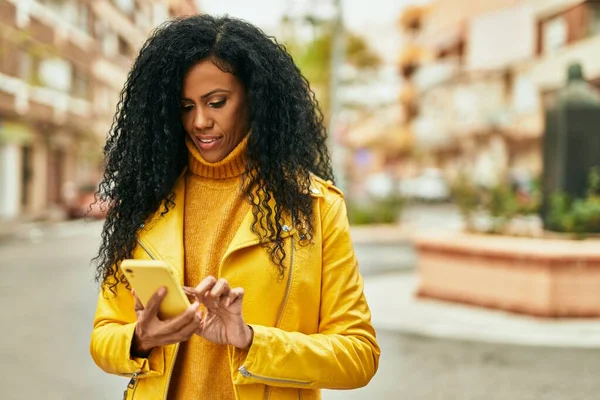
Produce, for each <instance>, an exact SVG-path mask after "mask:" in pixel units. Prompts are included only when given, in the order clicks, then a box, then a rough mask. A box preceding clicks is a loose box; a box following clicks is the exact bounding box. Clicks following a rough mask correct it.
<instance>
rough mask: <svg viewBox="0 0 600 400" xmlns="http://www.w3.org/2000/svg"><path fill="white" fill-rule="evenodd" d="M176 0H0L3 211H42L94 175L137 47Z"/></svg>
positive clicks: (174, 9) (1, 214) (42, 214)
mask: <svg viewBox="0 0 600 400" xmlns="http://www.w3.org/2000/svg"><path fill="white" fill-rule="evenodd" d="M193 4H194V2H193V1H191V0H190V1H187V0H180V1H172V0H169V1H167V0H144V1H141V0H0V52H1V53H2V55H1V57H0V221H1V220H2V219H15V218H27V219H29V218H47V217H50V216H52V215H53V212H54V211H60V210H61V209H62V208H63V206H64V205H65V203H66V202H68V201H69V200H70V199H71V198H72V197H73V196H75V195H76V193H77V192H78V191H79V190H81V189H82V187H84V186H91V187H94V186H96V185H97V184H98V181H99V179H100V175H99V174H100V168H99V166H100V162H101V151H102V143H103V142H104V140H105V137H106V134H107V133H108V130H109V128H110V124H111V121H112V117H113V114H114V112H115V107H116V104H117V101H118V97H119V92H120V90H121V88H122V86H123V84H124V82H125V79H126V76H127V73H128V70H129V68H130V66H131V63H132V60H133V58H134V57H135V55H136V52H137V49H138V48H139V47H140V45H141V44H142V43H143V41H144V40H145V38H146V36H147V35H148V33H149V32H150V30H151V29H152V28H154V27H155V26H156V25H157V24H159V23H161V22H163V21H164V20H166V19H167V18H168V17H169V16H172V15H178V14H182V13H184V14H191V13H194V12H197V10H196V9H195V8H194V6H193Z"/></svg>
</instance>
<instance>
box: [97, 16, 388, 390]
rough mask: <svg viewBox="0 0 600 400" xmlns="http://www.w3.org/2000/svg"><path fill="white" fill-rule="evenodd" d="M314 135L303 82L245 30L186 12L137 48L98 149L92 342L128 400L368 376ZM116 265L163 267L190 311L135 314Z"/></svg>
mask: <svg viewBox="0 0 600 400" xmlns="http://www.w3.org/2000/svg"><path fill="white" fill-rule="evenodd" d="M325 140H326V134H325V130H324V128H323V118H322V115H321V113H320V111H319V109H318V107H317V104H316V101H315V99H314V96H313V94H312V92H311V90H310V88H309V86H308V83H307V82H306V80H305V79H304V78H303V77H302V75H301V74H300V71H299V70H298V68H297V67H296V66H295V65H294V63H293V61H292V59H291V57H290V56H289V55H288V54H287V53H286V51H285V49H284V48H283V46H281V45H279V44H277V43H276V42H274V41H273V40H271V39H270V38H269V37H267V36H266V35H265V34H264V33H263V32H262V31H260V30H259V29H257V28H256V27H254V26H252V25H250V24H248V23H246V22H242V21H240V20H237V19H233V18H228V17H225V18H215V17H211V16H208V15H202V16H194V17H189V18H186V19H180V20H176V21H172V22H169V23H167V24H165V25H164V26H162V27H160V28H159V29H158V30H157V31H156V32H155V33H154V34H153V35H152V37H150V39H149V40H148V41H147V42H146V44H145V45H144V46H143V47H142V49H141V51H140V54H139V56H138V58H137V60H136V61H135V64H134V66H133V69H132V71H131V73H130V74H129V77H128V80H127V83H126V85H125V88H124V90H123V92H122V96H121V102H120V104H119V107H118V111H117V116H116V118H115V122H114V124H113V129H112V130H111V135H110V136H109V139H108V143H107V145H106V147H105V157H106V170H105V173H104V181H103V183H102V185H101V188H102V193H103V197H104V198H105V199H107V200H109V201H110V203H111V204H112V206H111V208H110V209H109V211H108V216H107V219H106V223H105V226H104V231H103V234H102V239H103V241H102V245H101V248H100V252H99V256H98V258H97V261H98V267H97V276H96V277H97V279H98V280H99V281H100V282H101V283H102V293H101V294H100V296H99V300H98V307H97V311H96V317H95V321H94V330H93V333H92V340H91V353H92V356H93V358H94V360H95V361H96V363H97V364H98V365H99V366H100V367H101V368H102V369H104V370H105V371H106V372H109V373H113V374H119V375H123V376H131V377H132V378H131V381H130V383H129V385H128V388H127V390H126V392H125V397H126V398H133V397H135V398H136V399H145V400H146V399H165V398H170V399H210V400H214V399H217V400H219V399H223V400H225V399H227V400H231V399H238V400H254V399H257V400H258V399H269V398H270V399H284V400H285V399H298V398H302V399H318V398H320V392H319V389H320V388H335V389H351V388H356V387H360V386H364V385H366V384H367V383H368V382H369V380H370V379H371V378H372V377H373V375H374V374H375V372H376V370H377V365H378V360H379V347H378V345H377V342H376V340H375V332H374V330H373V327H372V326H371V323H370V312H369V308H368V306H367V303H366V301H365V298H364V295H363V282H362V278H361V276H360V274H359V272H358V267H357V263H356V258H355V256H354V251H353V248H352V244H351V241H350V235H349V228H348V220H347V217H346V208H345V205H344V201H343V198H342V194H341V193H340V191H339V190H338V189H337V188H336V187H334V186H333V185H332V183H331V180H332V179H333V177H332V172H331V164H330V158H329V155H328V152H327V149H326V147H325ZM321 177H322V178H323V179H322V178H321ZM324 179H327V180H324ZM125 258H141V259H148V258H156V259H161V260H164V261H165V262H166V263H167V264H168V265H169V266H170V267H171V268H173V270H174V271H176V272H177V274H178V275H179V276H180V278H181V283H182V285H184V286H185V290H186V291H187V293H188V294H189V295H190V296H192V297H193V298H195V300H196V301H195V302H194V304H193V305H192V306H191V307H190V308H189V309H188V310H187V311H186V312H185V313H184V314H182V315H181V316H179V317H177V318H175V319H172V320H169V321H161V320H159V319H158V318H157V316H156V311H157V309H158V306H159V304H160V301H161V299H162V298H163V297H164V295H165V293H164V290H159V291H158V292H157V293H156V294H155V295H154V297H153V298H152V299H151V300H150V301H149V302H148V304H146V307H145V308H144V307H143V306H142V305H141V303H140V302H139V300H137V299H136V297H135V293H134V292H132V291H131V290H130V288H129V285H128V284H127V282H126V280H125V279H124V277H123V275H122V273H121V272H120V271H119V268H118V267H115V266H118V265H119V264H120V262H121V261H122V260H123V259H125ZM200 303H201V304H202V306H203V311H199V308H198V307H199V305H200Z"/></svg>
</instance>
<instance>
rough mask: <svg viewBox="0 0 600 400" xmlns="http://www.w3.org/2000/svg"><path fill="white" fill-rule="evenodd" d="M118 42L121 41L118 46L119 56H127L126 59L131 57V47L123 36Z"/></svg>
mask: <svg viewBox="0 0 600 400" xmlns="http://www.w3.org/2000/svg"><path fill="white" fill-rule="evenodd" d="M118 41H119V44H118V46H119V54H121V55H122V56H125V57H129V56H131V50H130V47H129V43H127V41H126V40H125V39H123V37H122V36H119V38H118Z"/></svg>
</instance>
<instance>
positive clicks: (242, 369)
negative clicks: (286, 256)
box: [239, 219, 302, 400]
mask: <svg viewBox="0 0 600 400" xmlns="http://www.w3.org/2000/svg"><path fill="white" fill-rule="evenodd" d="M292 222H293V219H292ZM291 247H292V250H291V252H290V271H289V272H288V279H287V283H286V286H285V295H284V297H283V301H282V302H281V306H280V307H279V312H278V315H277V320H275V327H278V326H279V324H280V323H281V318H282V317H283V310H284V309H285V305H286V304H287V301H288V297H289V295H290V288H291V286H292V275H293V273H294V235H292V246H291ZM239 371H240V372H241V373H242V375H244V376H245V377H246V378H256V377H257V375H254V374H252V373H251V372H249V371H248V370H247V369H246V367H244V366H243V365H242V366H241V367H240V368H239ZM261 379H263V380H270V381H272V382H286V381H285V380H281V379H274V378H266V377H261ZM289 382H292V381H289ZM296 383H302V382H296ZM270 391H271V387H270V386H269V385H265V395H264V397H263V399H264V400H269V393H270Z"/></svg>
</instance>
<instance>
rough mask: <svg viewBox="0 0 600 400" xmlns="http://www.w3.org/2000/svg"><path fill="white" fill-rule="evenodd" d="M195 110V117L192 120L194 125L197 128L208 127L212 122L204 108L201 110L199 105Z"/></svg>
mask: <svg viewBox="0 0 600 400" xmlns="http://www.w3.org/2000/svg"><path fill="white" fill-rule="evenodd" d="M197 110H198V111H196V117H195V120H194V127H195V128H196V129H199V130H201V129H206V128H210V127H211V124H212V122H211V119H210V117H209V116H208V115H206V113H205V112H204V110H202V109H201V108H200V107H198V109H197Z"/></svg>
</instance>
